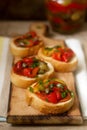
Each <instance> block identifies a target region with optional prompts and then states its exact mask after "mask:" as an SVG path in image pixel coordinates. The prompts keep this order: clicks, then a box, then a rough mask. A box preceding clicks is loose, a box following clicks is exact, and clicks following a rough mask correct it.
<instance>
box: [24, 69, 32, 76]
mask: <svg viewBox="0 0 87 130" xmlns="http://www.w3.org/2000/svg"><path fill="white" fill-rule="evenodd" d="M22 73H23V75H24V76H27V77H31V75H32V69H31V68H24V69H23V70H22Z"/></svg>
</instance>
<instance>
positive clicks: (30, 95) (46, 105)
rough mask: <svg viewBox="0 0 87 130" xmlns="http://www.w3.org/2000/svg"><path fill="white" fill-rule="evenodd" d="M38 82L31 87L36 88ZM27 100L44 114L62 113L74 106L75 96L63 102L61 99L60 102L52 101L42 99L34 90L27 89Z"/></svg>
mask: <svg viewBox="0 0 87 130" xmlns="http://www.w3.org/2000/svg"><path fill="white" fill-rule="evenodd" d="M36 84H37V83H34V84H32V85H31V88H34V87H35V85H36ZM31 90H32V89H31ZM26 101H27V103H28V105H30V106H32V107H34V108H35V109H37V110H38V111H40V112H42V113H44V114H61V113H64V112H66V111H68V110H69V109H70V108H71V107H72V106H73V104H74V96H71V97H70V98H69V99H68V100H65V101H62V102H61V101H60V102H58V103H51V102H48V101H47V100H42V99H41V98H40V97H38V96H37V95H36V94H35V93H34V92H32V91H30V90H29V89H27V90H26Z"/></svg>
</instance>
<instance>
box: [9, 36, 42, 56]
mask: <svg viewBox="0 0 87 130" xmlns="http://www.w3.org/2000/svg"><path fill="white" fill-rule="evenodd" d="M18 38H19V37H16V38H13V39H12V40H11V43H10V50H11V53H12V54H13V56H18V57H26V56H32V55H36V54H37V52H38V50H39V49H40V47H42V46H44V44H43V42H42V41H40V43H39V44H38V45H35V46H32V47H29V48H28V47H26V48H23V47H17V46H16V44H15V40H16V39H18Z"/></svg>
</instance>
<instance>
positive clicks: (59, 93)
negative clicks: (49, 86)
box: [56, 91, 62, 102]
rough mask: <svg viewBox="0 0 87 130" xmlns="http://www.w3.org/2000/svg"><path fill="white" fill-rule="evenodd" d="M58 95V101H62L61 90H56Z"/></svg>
mask: <svg viewBox="0 0 87 130" xmlns="http://www.w3.org/2000/svg"><path fill="white" fill-rule="evenodd" d="M56 95H57V102H58V101H60V100H61V99H62V97H61V92H59V91H56Z"/></svg>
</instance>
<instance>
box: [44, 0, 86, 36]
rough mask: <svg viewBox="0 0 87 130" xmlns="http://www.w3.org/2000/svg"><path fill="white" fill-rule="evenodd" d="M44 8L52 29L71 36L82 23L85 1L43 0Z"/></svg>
mask: <svg viewBox="0 0 87 130" xmlns="http://www.w3.org/2000/svg"><path fill="white" fill-rule="evenodd" d="M45 7H46V15H47V19H48V21H49V22H50V24H51V27H52V29H53V30H54V31H56V32H60V33H64V34H71V33H74V32H76V31H78V30H79V29H80V28H81V27H82V25H83V23H84V20H85V13H86V8H87V0H45Z"/></svg>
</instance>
